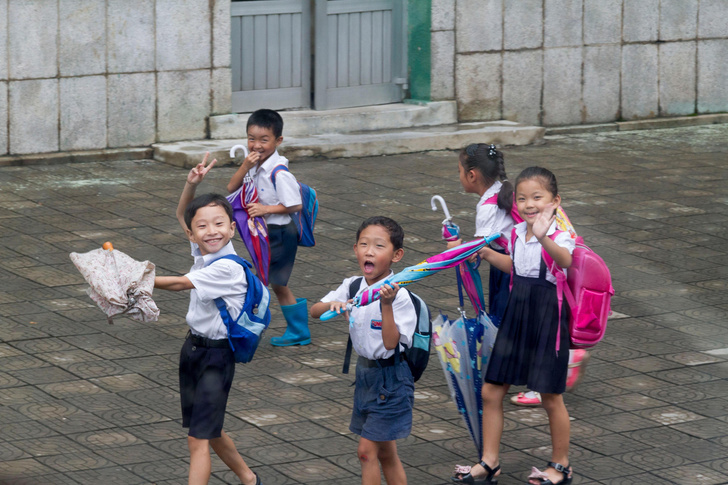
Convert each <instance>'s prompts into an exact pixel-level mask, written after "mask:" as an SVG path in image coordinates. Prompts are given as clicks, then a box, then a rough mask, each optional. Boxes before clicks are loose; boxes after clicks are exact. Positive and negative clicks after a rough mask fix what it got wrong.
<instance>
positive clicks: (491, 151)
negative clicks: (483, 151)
mask: <svg viewBox="0 0 728 485" xmlns="http://www.w3.org/2000/svg"><path fill="white" fill-rule="evenodd" d="M497 154H498V150H496V149H495V145H493V144H490V145H488V156H489V157H494V156H496V155H497Z"/></svg>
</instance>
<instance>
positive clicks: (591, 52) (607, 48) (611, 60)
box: [582, 45, 622, 123]
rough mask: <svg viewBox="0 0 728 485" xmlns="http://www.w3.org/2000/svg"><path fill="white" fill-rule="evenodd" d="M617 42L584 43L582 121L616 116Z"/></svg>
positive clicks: (618, 67)
mask: <svg viewBox="0 0 728 485" xmlns="http://www.w3.org/2000/svg"><path fill="white" fill-rule="evenodd" d="M621 63H622V56H621V48H620V46H619V45H602V46H591V47H586V48H585V51H584V96H583V98H584V101H583V106H584V107H583V113H582V121H583V122H584V123H603V122H607V121H615V120H616V119H618V118H619V69H620V67H621Z"/></svg>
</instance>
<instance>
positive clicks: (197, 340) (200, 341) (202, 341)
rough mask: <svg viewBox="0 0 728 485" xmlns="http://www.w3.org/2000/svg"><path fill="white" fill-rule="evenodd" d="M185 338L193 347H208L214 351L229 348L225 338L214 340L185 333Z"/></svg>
mask: <svg viewBox="0 0 728 485" xmlns="http://www.w3.org/2000/svg"><path fill="white" fill-rule="evenodd" d="M187 338H188V339H190V342H192V345H194V346H195V347H208V348H215V349H222V348H225V347H230V342H228V339H226V338H223V339H217V340H216V339H211V338H207V337H200V336H199V335H195V334H194V333H192V332H187Z"/></svg>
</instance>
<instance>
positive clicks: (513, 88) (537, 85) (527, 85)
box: [503, 50, 543, 125]
mask: <svg viewBox="0 0 728 485" xmlns="http://www.w3.org/2000/svg"><path fill="white" fill-rule="evenodd" d="M542 83H543V51H541V50H532V51H520V52H506V53H504V54H503V118H505V119H507V120H511V121H517V122H519V123H528V124H532V125H540V124H541V87H542Z"/></svg>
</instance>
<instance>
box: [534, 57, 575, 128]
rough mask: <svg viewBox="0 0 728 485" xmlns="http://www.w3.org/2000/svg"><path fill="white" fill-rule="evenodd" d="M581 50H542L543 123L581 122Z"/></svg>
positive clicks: (546, 124)
mask: <svg viewBox="0 0 728 485" xmlns="http://www.w3.org/2000/svg"><path fill="white" fill-rule="evenodd" d="M581 63H582V54H581V47H568V48H559V49H545V50H544V60H543V71H544V74H543V124H544V125H545V126H550V125H571V124H576V123H580V122H581Z"/></svg>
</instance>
